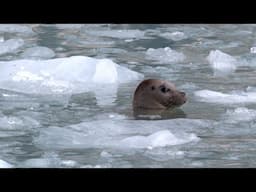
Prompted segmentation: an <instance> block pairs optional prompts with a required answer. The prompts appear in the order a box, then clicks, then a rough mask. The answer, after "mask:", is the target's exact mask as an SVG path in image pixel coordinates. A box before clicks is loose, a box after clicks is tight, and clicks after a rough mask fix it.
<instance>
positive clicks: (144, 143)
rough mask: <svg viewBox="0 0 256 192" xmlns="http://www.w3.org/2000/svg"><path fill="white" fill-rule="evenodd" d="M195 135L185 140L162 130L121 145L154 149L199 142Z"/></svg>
mask: <svg viewBox="0 0 256 192" xmlns="http://www.w3.org/2000/svg"><path fill="white" fill-rule="evenodd" d="M198 140H199V138H198V137H197V136H196V135H195V134H190V135H188V136H187V137H186V138H185V139H182V138H178V137H176V136H175V135H174V134H172V133H171V132H170V131H169V130H162V131H158V132H156V133H153V134H151V135H149V136H132V137H128V138H125V139H123V140H122V141H121V143H120V144H121V145H124V146H126V147H130V148H154V147H165V146H168V145H179V144H184V143H187V142H190V141H198Z"/></svg>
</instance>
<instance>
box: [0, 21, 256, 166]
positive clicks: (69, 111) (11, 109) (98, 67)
mask: <svg viewBox="0 0 256 192" xmlns="http://www.w3.org/2000/svg"><path fill="white" fill-rule="evenodd" d="M255 74H256V25H253V24H221V25H219V24H211V25H208V24H152V25H151V24H55V25H53V24H51V25H48V24H10V25H8V24H1V25H0V167H1V168H11V167H14V168H16V167H18V168H30V167H40V168H41V167H45V168H190V167H196V168H198V167H199V168H208V167H221V168H222V167H229V168H230V167H256V161H255V160H256V121H255V118H256V85H255V82H256V75H255ZM146 78H160V79H165V80H169V81H171V82H173V83H174V84H175V85H176V87H177V88H178V89H180V90H182V91H185V92H186V94H187V97H188V102H187V103H186V104H184V105H183V106H181V107H180V108H179V109H177V111H172V110H168V111H167V112H165V115H164V116H161V114H159V115H151V116H149V118H148V119H139V120H138V119H135V118H134V116H133V110H132V96H133V92H134V90H135V88H136V86H137V85H138V83H139V82H140V81H141V80H143V79H146ZM181 112H182V113H181ZM178 113H179V114H182V115H178Z"/></svg>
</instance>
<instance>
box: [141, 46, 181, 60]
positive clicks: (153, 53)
mask: <svg viewBox="0 0 256 192" xmlns="http://www.w3.org/2000/svg"><path fill="white" fill-rule="evenodd" d="M146 58H147V59H152V60H156V61H158V62H159V63H176V62H182V61H184V59H185V55H184V54H183V53H179V52H177V51H175V50H172V49H171V48H170V47H165V48H158V49H153V48H149V49H148V50H147V51H146Z"/></svg>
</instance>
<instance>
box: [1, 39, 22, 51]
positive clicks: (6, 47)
mask: <svg viewBox="0 0 256 192" xmlns="http://www.w3.org/2000/svg"><path fill="white" fill-rule="evenodd" d="M23 45H24V41H23V39H20V38H17V39H8V40H7V41H3V42H0V55H3V54H7V53H12V52H14V51H16V50H17V49H19V48H20V47H22V46H23Z"/></svg>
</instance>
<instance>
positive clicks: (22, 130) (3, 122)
mask: <svg viewBox="0 0 256 192" xmlns="http://www.w3.org/2000/svg"><path fill="white" fill-rule="evenodd" d="M39 125H40V124H39V122H37V121H36V120H35V119H33V118H31V117H27V116H20V117H14V116H3V115H1V116H0V138H1V137H12V136H21V135H24V134H26V133H27V132H31V131H32V130H33V129H34V128H36V127H39Z"/></svg>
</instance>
